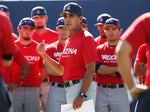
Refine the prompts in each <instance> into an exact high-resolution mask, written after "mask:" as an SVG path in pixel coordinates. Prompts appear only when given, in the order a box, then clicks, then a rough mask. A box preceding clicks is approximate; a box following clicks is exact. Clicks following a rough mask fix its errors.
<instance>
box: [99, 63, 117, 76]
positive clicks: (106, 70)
mask: <svg viewBox="0 0 150 112" xmlns="http://www.w3.org/2000/svg"><path fill="white" fill-rule="evenodd" d="M96 67H98V68H97V70H96V73H97V74H98V75H99V74H101V75H108V74H110V75H113V74H114V76H116V72H118V67H113V66H107V65H102V64H100V63H98V64H97V66H96Z"/></svg>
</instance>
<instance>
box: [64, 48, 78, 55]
mask: <svg viewBox="0 0 150 112" xmlns="http://www.w3.org/2000/svg"><path fill="white" fill-rule="evenodd" d="M63 54H75V55H76V54H77V49H74V48H67V49H64V51H63Z"/></svg>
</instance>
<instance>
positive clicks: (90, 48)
mask: <svg viewBox="0 0 150 112" xmlns="http://www.w3.org/2000/svg"><path fill="white" fill-rule="evenodd" d="M82 56H83V60H84V64H85V65H87V64H88V63H90V62H97V61H98V57H97V51H96V45H95V41H94V39H93V37H91V36H88V37H86V38H85V41H84V42H83V52H82Z"/></svg>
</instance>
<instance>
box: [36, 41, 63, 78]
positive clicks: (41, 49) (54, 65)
mask: <svg viewBox="0 0 150 112" xmlns="http://www.w3.org/2000/svg"><path fill="white" fill-rule="evenodd" d="M36 51H37V52H38V53H39V55H40V56H41V57H42V58H43V60H44V61H45V62H46V64H47V65H48V67H49V68H50V69H51V70H53V71H54V72H55V73H56V74H57V76H62V75H63V72H64V67H63V66H61V65H60V64H59V63H58V62H57V61H55V60H53V59H52V58H50V57H49V56H48V55H47V53H46V52H45V44H44V42H42V43H40V44H39V45H38V46H37V48H36Z"/></svg>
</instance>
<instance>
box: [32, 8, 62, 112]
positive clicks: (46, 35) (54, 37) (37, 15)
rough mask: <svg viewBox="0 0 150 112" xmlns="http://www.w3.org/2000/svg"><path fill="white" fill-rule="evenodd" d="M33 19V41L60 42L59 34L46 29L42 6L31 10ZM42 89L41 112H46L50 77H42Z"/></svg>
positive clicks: (44, 12)
mask: <svg viewBox="0 0 150 112" xmlns="http://www.w3.org/2000/svg"><path fill="white" fill-rule="evenodd" d="M31 17H32V19H33V20H34V21H35V33H34V35H33V37H32V39H33V40H35V41H37V42H39V43H41V42H42V40H45V43H46V45H49V44H51V43H53V42H56V41H58V37H59V36H58V33H57V32H56V31H54V30H52V29H50V28H47V27H46V23H47V20H48V16H47V11H46V9H45V8H44V7H42V6H36V7H34V8H32V10H31ZM41 81H43V82H42V83H41V87H40V99H41V110H43V111H44V112H45V111H46V103H47V99H48V91H49V87H50V83H49V80H48V75H47V76H46V78H45V77H41Z"/></svg>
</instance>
